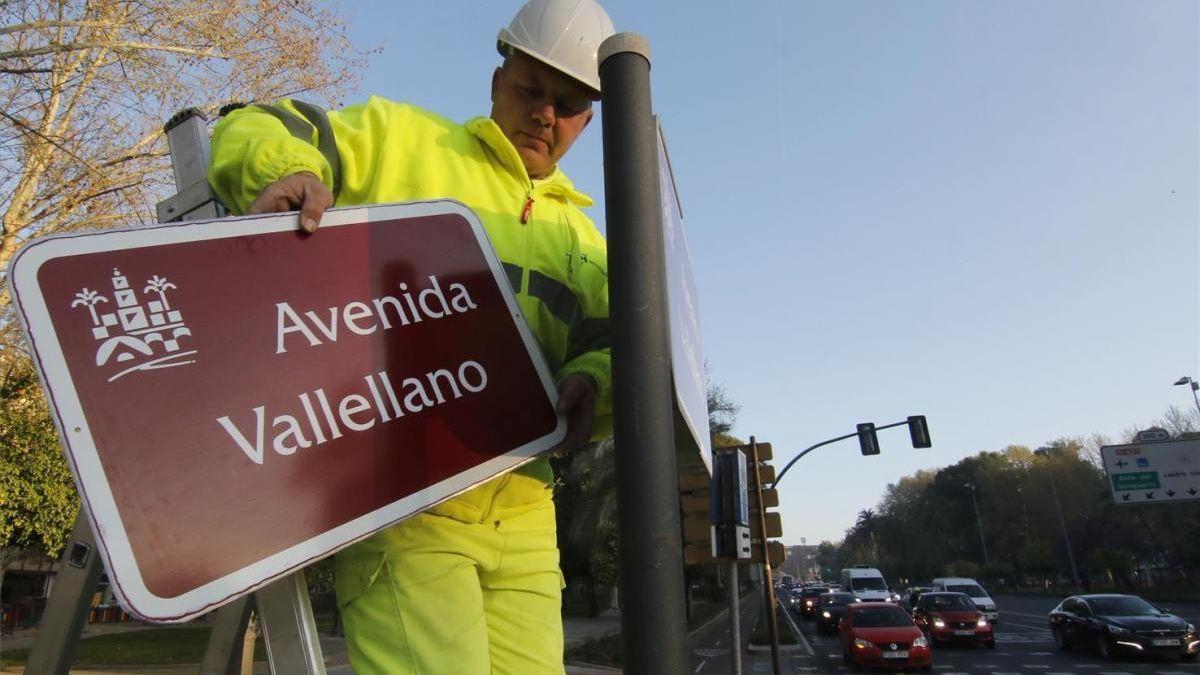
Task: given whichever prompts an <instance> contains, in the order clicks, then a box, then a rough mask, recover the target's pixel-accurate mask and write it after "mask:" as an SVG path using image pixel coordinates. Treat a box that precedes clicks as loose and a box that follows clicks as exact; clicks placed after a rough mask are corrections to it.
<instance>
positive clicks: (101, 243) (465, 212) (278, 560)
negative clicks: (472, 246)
mask: <svg viewBox="0 0 1200 675" xmlns="http://www.w3.org/2000/svg"><path fill="white" fill-rule="evenodd" d="M437 215H460V216H462V217H464V218H465V219H466V220H467V222H469V223H470V225H471V229H472V231H473V232H474V234H475V238H476V239H477V240H478V241H479V243H480V247H481V249H482V250H483V252H484V256H485V258H486V259H487V261H488V265H489V267H490V268H491V271H492V276H493V277H494V278H495V281H496V284H497V286H499V288H500V289H501V295H502V296H503V297H504V301H505V302H506V303H507V305H508V310H509V314H510V315H511V316H512V318H513V320H514V323H515V324H516V326H517V330H518V331H519V332H520V335H521V339H522V340H523V342H524V344H525V347H526V349H527V350H528V351H529V353H530V355H531V356H532V360H533V362H534V365H535V367H536V369H537V372H538V376H539V378H540V379H541V381H542V385H543V387H544V388H545V391H546V397H547V400H548V401H549V405H550V406H553V405H554V401H555V400H556V398H557V390H556V388H555V386H554V381H553V378H552V376H551V374H550V371H549V369H548V368H547V366H546V363H545V360H544V358H543V357H542V355H541V350H540V348H539V347H538V343H537V340H536V338H535V337H534V335H533V333H532V331H531V330H530V329H529V326H528V324H527V323H526V322H525V317H524V316H523V315H522V314H521V311H520V309H519V308H518V306H517V303H516V299H515V297H514V296H513V294H512V292H511V290H510V289H511V287H510V285H509V282H508V276H507V275H506V274H505V272H504V269H503V267H502V266H501V264H500V261H499V259H498V258H497V256H496V253H495V250H494V249H493V248H492V245H491V242H490V240H489V239H488V237H487V233H486V231H485V230H484V228H483V224H482V223H481V222H480V221H479V218H478V217H477V216H476V215H475V214H474V213H473V212H472V211H471V210H470V209H469V208H467V206H466V205H464V204H462V203H461V202H458V201H454V200H436V201H426V202H413V203H409V204H385V205H377V206H369V207H358V206H356V207H345V208H337V209H331V210H329V211H327V212H326V213H325V215H324V216H323V217H322V219H321V229H329V228H334V227H340V226H343V225H348V224H355V223H363V222H379V221H385V220H393V219H398V218H418V217H425V216H437ZM296 218H297V216H296V215H295V214H288V215H277V214H272V215H262V216H244V217H240V218H224V219H220V220H205V221H187V222H185V223H182V224H170V225H159V226H151V227H142V228H126V229H120V230H105V231H102V232H91V233H82V234H81V233H74V234H65V235H59V236H52V237H46V238H43V239H38V240H36V241H34V242H33V243H31V244H29V245H28V246H26V247H25V248H23V249H21V250H20V251H19V252H18V253H17V254H16V256H14V257H13V259H12V261H11V262H10V263H9V266H8V278H9V285H10V289H11V292H12V296H13V299H14V301H15V302H16V304H17V307H18V310H19V311H18V314H19V316H20V320H21V327H22V329H23V330H24V332H25V336H26V338H27V339H28V340H29V344H30V347H31V348H32V350H33V352H34V354H35V356H36V359H35V361H36V362H37V364H38V369H39V375H40V376H41V378H42V384H43V386H44V387H45V391H46V394H47V397H48V398H49V399H50V401H51V409H52V410H53V411H54V423H55V425H56V426H57V427H58V433H59V437H60V438H61V439H62V440H63V442H64V444H65V445H66V446H67V447H68V448H69V449H70V451H69V452H67V453H66V454H67V458H68V461H69V462H70V464H71V471H72V472H73V473H74V474H75V481H76V485H77V486H78V487H79V490H80V497H81V498H82V500H83V502H84V509H85V511H86V512H87V514H88V517H89V520H90V522H91V524H92V530H93V532H94V533H95V535H96V543H97V546H98V548H99V549H100V553H101V556H102V557H103V559H104V563H105V566H106V567H107V569H108V570H109V571H110V572H113V573H114V574H112V575H111V576H112V577H113V582H114V585H113V588H114V590H115V591H116V592H117V595H118V598H119V600H120V601H121V604H122V605H123V606H124V607H125V608H126V609H127V610H129V611H130V612H131V613H133V614H135V615H137V616H138V617H140V618H144V619H149V620H154V621H160V622H167V623H174V622H181V621H187V620H189V619H192V618H195V617H196V616H199V615H201V614H204V613H206V612H209V611H211V610H213V609H215V608H216V607H219V606H221V605H223V604H225V603H227V602H229V601H231V600H233V599H235V598H236V597H239V596H241V595H243V594H244V593H245V592H249V591H253V590H257V589H259V588H262V587H263V586H265V585H267V584H268V583H270V582H272V581H274V580H275V579H278V578H280V577H283V576H285V575H287V574H289V573H291V572H294V571H295V570H297V569H299V568H302V567H304V566H306V565H308V564H310V563H312V562H314V561H316V560H319V559H321V558H324V557H326V556H328V555H330V554H331V553H334V552H336V551H338V550H340V549H342V548H345V547H346V546H349V545H350V544H352V543H354V542H356V541H359V540H362V539H365V538H366V537H368V536H370V535H371V534H373V533H375V532H376V531H378V530H380V529H382V528H384V527H387V526H389V525H391V524H394V523H396V522H398V521H399V520H401V519H402V518H404V517H405V516H406V515H409V514H412V513H415V512H417V511H419V510H421V509H424V508H426V507H429V506H431V505H433V504H435V503H437V502H439V501H443V500H445V499H448V498H450V497H452V496H453V495H455V494H458V493H461V492H463V491H465V490H469V489H470V488H472V487H474V486H476V485H478V484H480V483H482V482H484V481H486V480H488V479H489V478H491V477H493V476H495V475H497V474H499V473H502V472H504V471H507V470H510V469H514V468H516V467H518V466H520V465H521V464H524V463H526V462H528V461H530V460H531V459H533V458H534V457H535V456H536V455H537V454H538V453H541V452H544V451H545V450H548V449H550V448H552V447H554V446H555V445H557V444H558V443H559V442H560V441H562V439H563V437H564V436H565V435H566V422H565V419H564V418H563V416H562V415H559V416H558V425H557V426H556V427H555V430H554V431H553V432H552V433H551V434H550V435H548V436H545V437H542V438H540V439H538V440H537V441H534V442H532V443H528V444H526V445H523V446H521V447H518V448H515V449H513V450H510V451H509V452H507V453H505V454H504V455H501V456H498V457H495V458H494V459H491V460H489V461H487V462H484V463H483V464H479V465H477V466H475V467H473V468H471V469H469V470H467V471H464V472H463V473H460V474H458V475H456V476H454V477H452V478H448V479H446V480H444V481H442V482H440V483H436V484H434V485H431V486H429V487H427V488H425V489H424V490H421V491H419V492H416V493H414V494H412V495H410V496H408V497H405V498H404V499H401V500H399V501H396V502H393V503H392V504H389V505H388V506H385V507H383V508H380V509H377V510H375V511H373V512H371V513H368V514H365V515H363V516H360V517H358V518H356V519H354V520H352V521H350V522H347V523H344V524H342V525H341V526H339V527H336V528H334V529H332V530H328V531H326V532H324V533H322V534H319V535H317V536H315V537H312V538H310V539H308V540H305V541H303V542H301V543H299V544H295V545H293V546H292V547H290V548H287V549H285V550H283V551H280V552H278V553H276V554H274V555H272V556H270V557H268V558H264V559H263V560H260V561H258V562H256V563H253V564H251V565H249V566H247V567H243V568H241V569H240V570H238V571H236V572H233V573H230V574H228V575H226V576H224V577H221V578H220V579H216V580H214V581H212V582H209V583H207V584H205V585H203V586H201V587H199V588H196V589H194V590H192V591H189V592H187V593H184V594H183V595H179V596H175V597H170V598H165V597H162V596H158V595H155V594H154V593H152V592H151V591H150V590H149V589H148V588H147V587H146V585H145V582H144V580H143V578H142V575H141V572H140V570H139V569H138V567H137V561H136V559H135V558H134V555H133V551H132V549H131V548H130V546H129V540H128V537H127V536H126V535H125V527H124V524H123V523H122V521H121V516H120V513H119V512H118V511H117V506H116V502H115V500H114V498H113V494H112V492H111V490H110V489H109V485H108V482H107V481H106V480H105V478H104V469H103V467H102V465H101V463H100V457H99V454H98V452H97V450H96V446H95V442H94V440H93V439H92V436H91V431H90V429H89V428H88V425H87V419H86V418H85V417H84V415H83V406H82V403H81V402H80V400H79V395H78V392H77V391H76V389H75V385H74V383H73V382H72V380H71V377H70V373H69V372H68V371H67V367H66V359H65V357H64V355H63V352H62V347H61V345H60V344H59V343H58V340H57V338H56V333H55V331H54V326H53V324H52V323H51V321H50V313H49V311H48V309H47V306H46V301H45V299H44V298H43V297H42V295H41V289H40V287H39V286H38V284H37V273H38V270H39V268H40V267H41V266H42V265H43V264H44V263H46V262H47V261H49V260H52V259H55V258H58V257H61V256H64V255H79V254H87V253H100V252H106V251H113V250H123V249H130V248H141V247H149V246H162V245H167V244H178V243H186V242H194V241H206V240H213V239H225V238H231V237H242V236H247V235H256V234H267V233H271V232H285V231H291V230H295V229H296ZM214 224H217V225H216V226H214ZM315 236H316V237H320V233H319V232H318V233H317V234H316V235H315ZM30 326H37V327H38V329H39V330H38V333H37V335H38V337H39V339H40V341H35V340H34V339H33V333H32V332H31V331H30V330H29V329H30ZM68 430H70V433H69V434H68V433H67V431H68Z"/></svg>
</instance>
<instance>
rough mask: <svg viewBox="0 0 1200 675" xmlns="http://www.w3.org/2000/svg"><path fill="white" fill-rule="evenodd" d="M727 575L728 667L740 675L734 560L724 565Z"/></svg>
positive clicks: (739, 610) (738, 607)
mask: <svg viewBox="0 0 1200 675" xmlns="http://www.w3.org/2000/svg"><path fill="white" fill-rule="evenodd" d="M725 564H726V565H727V566H728V567H727V568H726V569H727V570H728V571H729V573H728V574H727V575H725V576H726V579H727V583H728V584H729V633H730V635H729V639H730V645H729V665H730V666H731V670H730V672H731V673H733V675H742V608H741V604H740V603H739V602H738V569H737V568H738V564H737V561H736V560H730V561H729V562H727V563H725Z"/></svg>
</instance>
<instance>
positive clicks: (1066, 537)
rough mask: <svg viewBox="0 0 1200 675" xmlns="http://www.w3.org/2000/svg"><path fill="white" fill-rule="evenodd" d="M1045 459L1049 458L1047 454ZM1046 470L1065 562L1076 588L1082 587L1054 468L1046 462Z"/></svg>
mask: <svg viewBox="0 0 1200 675" xmlns="http://www.w3.org/2000/svg"><path fill="white" fill-rule="evenodd" d="M1046 459H1047V460H1049V459H1050V458H1049V456H1047V457H1046ZM1046 472H1047V473H1049V474H1050V489H1051V490H1052V491H1053V492H1054V508H1055V509H1056V510H1057V511H1058V524H1059V525H1060V526H1061V527H1062V533H1063V541H1064V542H1065V543H1066V544H1067V562H1069V563H1071V579H1072V580H1073V581H1074V582H1075V586H1076V587H1077V588H1082V587H1083V584H1081V583H1079V571H1078V570H1076V569H1075V552H1074V551H1072V550H1071V535H1069V534H1067V519H1066V518H1064V517H1063V510H1062V502H1060V501H1059V499H1058V485H1056V484H1055V482H1054V469H1051V468H1050V464H1049V463H1048V462H1047V464H1046Z"/></svg>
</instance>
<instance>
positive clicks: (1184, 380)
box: [1175, 376, 1200, 411]
mask: <svg viewBox="0 0 1200 675" xmlns="http://www.w3.org/2000/svg"><path fill="white" fill-rule="evenodd" d="M1183 384H1188V385H1191V387H1192V399H1193V400H1195V401H1196V410H1197V411H1200V395H1197V394H1196V390H1197V389H1200V382H1196V381H1195V380H1193V379H1192V378H1190V377H1186V376H1185V377H1181V378H1179V379H1178V380H1175V386H1179V385H1183Z"/></svg>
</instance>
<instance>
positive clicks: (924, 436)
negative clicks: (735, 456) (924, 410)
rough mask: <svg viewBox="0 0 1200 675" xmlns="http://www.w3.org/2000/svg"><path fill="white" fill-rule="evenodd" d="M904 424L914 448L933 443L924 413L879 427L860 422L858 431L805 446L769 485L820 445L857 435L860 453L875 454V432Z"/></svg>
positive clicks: (876, 442) (925, 446)
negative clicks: (860, 446)
mask: <svg viewBox="0 0 1200 675" xmlns="http://www.w3.org/2000/svg"><path fill="white" fill-rule="evenodd" d="M906 424H907V425H908V430H909V434H911V436H912V443H913V447H914V448H928V447H932V445H933V443H932V442H931V441H930V440H929V426H928V425H927V424H926V423H925V416H924V415H913V416H911V417H909V418H908V419H906V420H904V421H903V422H894V423H892V424H885V425H883V426H881V427H877V426H875V425H873V424H870V423H866V424H860V425H858V431H855V432H854V433H852V434H846V435H845V436H838V437H837V438H831V439H829V440H826V441H821V442H820V443H817V444H816V445H811V446H809V447H807V448H805V449H804V450H803V451H802V452H801V453H800V454H798V455H796V456H795V457H793V458H792V459H791V460H790V461H789V462H788V463H787V464H785V465H784V466H783V470H782V471H780V472H779V475H778V476H776V477H775V482H774V483H771V487H772V488H775V487H777V486H778V485H779V481H781V480H783V476H784V474H786V473H787V472H788V469H790V468H792V465H793V464H795V463H796V462H797V461H798V460H799V459H800V458H801V457H803V456H805V455H807V454H808V453H810V452H812V451H813V450H816V449H817V448H819V447H821V446H822V445H829V444H830V443H836V442H838V441H844V440H846V439H847V438H854V437H855V436H858V437H859V443H860V444H861V445H862V453H863V454H864V455H877V454H879V442H878V441H877V440H876V439H875V432H876V431H879V430H881V429H891V428H892V427H898V426H902V425H906Z"/></svg>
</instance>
